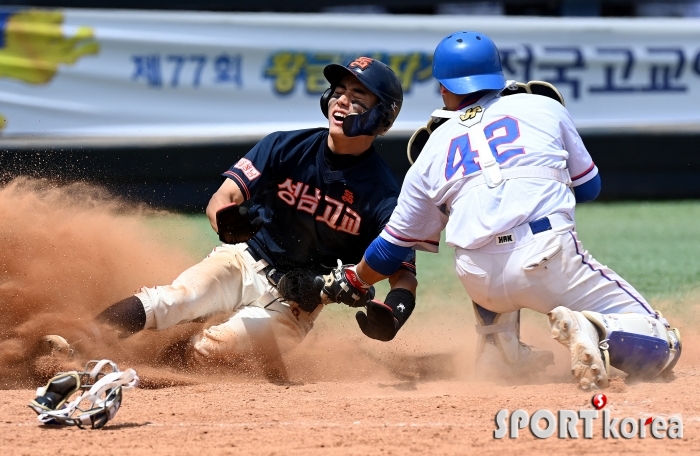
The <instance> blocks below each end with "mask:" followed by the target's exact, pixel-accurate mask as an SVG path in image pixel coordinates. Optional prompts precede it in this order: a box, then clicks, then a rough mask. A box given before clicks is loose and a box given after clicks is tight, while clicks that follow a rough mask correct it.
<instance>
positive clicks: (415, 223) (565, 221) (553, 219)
mask: <svg viewBox="0 0 700 456" xmlns="http://www.w3.org/2000/svg"><path fill="white" fill-rule="evenodd" d="M459 114H461V117H454V118H452V119H450V120H449V121H447V122H445V124H443V125H442V126H440V127H439V128H438V129H437V130H436V131H434V132H433V133H432V134H431V136H430V139H429V140H428V142H427V143H426V145H425V147H424V148H423V151H422V152H421V154H420V156H419V157H418V159H417V160H416V162H415V164H414V165H413V166H412V167H411V168H410V170H409V171H408V173H407V175H406V178H405V180H404V183H403V187H402V189H401V195H400V197H399V200H398V206H397V207H396V209H395V210H394V213H393V215H392V217H391V219H390V221H389V223H388V224H387V226H386V227H385V229H384V231H383V232H382V234H381V236H382V237H383V238H384V239H385V240H387V241H389V242H392V243H394V244H396V245H400V246H406V247H415V248H416V249H421V250H426V251H430V252H437V250H438V243H439V240H440V233H441V231H442V230H443V229H446V242H447V244H449V245H451V246H453V247H454V248H455V262H456V265H455V268H456V271H457V274H458V276H459V278H460V280H461V281H462V283H463V285H464V287H465V289H466V290H467V292H468V293H469V295H470V297H471V298H472V299H473V300H474V301H475V302H478V303H479V305H481V306H482V307H484V308H486V309H488V310H490V311H492V312H496V313H506V312H512V311H515V310H518V309H520V308H530V309H533V310H536V311H538V312H542V313H547V312H549V311H551V310H552V309H553V308H555V307H557V306H560V305H564V306H567V307H569V308H570V309H572V310H589V311H595V312H600V313H623V312H634V313H639V314H644V315H653V316H655V313H654V311H653V310H652V309H651V307H650V306H649V304H648V303H647V302H646V301H645V300H644V298H642V297H641V295H640V294H639V293H638V292H637V291H636V290H635V289H634V288H633V287H632V286H630V285H629V284H628V283H627V282H626V281H624V280H623V279H622V278H621V277H619V276H618V275H617V274H615V273H614V272H613V271H612V270H610V269H609V268H607V267H606V266H603V265H602V264H600V263H598V262H597V261H595V259H593V257H591V255H590V254H589V253H588V252H587V251H586V250H585V249H584V248H583V246H582V245H581V242H580V241H579V240H578V238H577V235H576V231H575V223H574V207H575V204H576V199H575V197H574V194H573V192H572V190H571V189H570V188H569V184H571V185H572V186H574V187H575V186H578V185H581V184H584V183H586V182H588V181H589V180H591V179H593V178H594V177H595V176H596V174H597V173H598V169H597V168H596V166H595V165H594V163H593V160H592V159H591V156H590V155H589V153H588V151H587V150H586V148H585V146H584V145H583V142H582V140H581V137H580V136H579V134H578V133H577V131H576V128H575V126H574V124H573V121H572V119H571V117H570V115H569V112H568V111H567V110H566V108H564V107H563V106H562V105H560V104H559V103H557V102H556V101H554V100H552V99H550V98H547V97H544V96H538V95H529V94H516V95H509V96H505V97H500V96H498V95H497V94H496V93H495V92H492V93H490V94H488V95H486V96H485V97H483V98H482V99H481V100H479V101H478V102H476V103H474V104H472V105H470V106H468V107H466V108H465V109H463V110H462V111H461V112H460V113H459ZM479 148H481V150H479ZM486 154H492V156H493V157H494V158H495V161H496V162H497V163H498V165H499V168H500V175H501V177H502V179H503V182H501V183H500V185H494V186H491V185H489V184H488V183H487V178H486V176H484V174H485V173H482V169H481V166H480V162H482V161H483V160H485V159H486V158H488V157H487V156H486ZM480 155H481V158H480ZM497 172H498V171H497ZM569 178H570V180H569ZM545 217H546V219H545ZM531 222H534V223H533V224H531Z"/></svg>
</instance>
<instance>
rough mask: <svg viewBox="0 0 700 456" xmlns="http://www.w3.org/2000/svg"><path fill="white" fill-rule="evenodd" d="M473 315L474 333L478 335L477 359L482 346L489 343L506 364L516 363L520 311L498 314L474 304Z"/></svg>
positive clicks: (518, 346)
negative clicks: (495, 347)
mask: <svg viewBox="0 0 700 456" xmlns="http://www.w3.org/2000/svg"><path fill="white" fill-rule="evenodd" d="M474 313H475V314H476V321H477V323H476V332H477V334H479V338H478V342H477V348H476V356H477V359H478V358H479V356H481V354H482V352H483V351H484V345H485V344H487V343H490V344H494V345H496V346H497V347H498V348H499V350H500V352H501V353H502V354H503V357H504V359H505V360H506V361H507V362H508V363H511V364H515V363H517V362H518V358H519V355H520V311H519V310H516V311H515V312H507V313H501V314H498V313H495V312H491V311H490V310H487V309H485V308H483V307H481V306H480V305H479V304H476V303H474Z"/></svg>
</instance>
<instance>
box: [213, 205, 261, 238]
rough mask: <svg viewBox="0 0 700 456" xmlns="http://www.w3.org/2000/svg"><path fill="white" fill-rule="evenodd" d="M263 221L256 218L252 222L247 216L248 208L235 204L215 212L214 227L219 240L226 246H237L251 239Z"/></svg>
mask: <svg viewBox="0 0 700 456" xmlns="http://www.w3.org/2000/svg"><path fill="white" fill-rule="evenodd" d="M262 225H263V220H262V218H260V217H256V218H255V219H254V220H253V221H251V220H250V217H249V215H248V208H247V207H245V206H239V205H237V204H236V203H232V204H229V205H228V206H224V207H222V208H221V209H219V210H218V211H216V226H217V228H218V233H219V240H220V241H221V242H224V243H226V244H237V243H239V242H245V241H247V240H248V239H250V238H252V237H253V236H254V235H255V233H257V232H258V230H260V227H261V226H262Z"/></svg>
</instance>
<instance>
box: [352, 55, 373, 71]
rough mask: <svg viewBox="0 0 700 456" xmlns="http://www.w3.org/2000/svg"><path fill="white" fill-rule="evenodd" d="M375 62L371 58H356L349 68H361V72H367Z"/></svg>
mask: <svg viewBox="0 0 700 456" xmlns="http://www.w3.org/2000/svg"><path fill="white" fill-rule="evenodd" d="M372 62H374V60H372V59H370V58H369V57H358V58H356V59H355V60H354V61H353V62H352V63H350V65H348V68H355V67H357V68H359V69H361V70H366V69H367V67H369V66H370V65H371V64H372Z"/></svg>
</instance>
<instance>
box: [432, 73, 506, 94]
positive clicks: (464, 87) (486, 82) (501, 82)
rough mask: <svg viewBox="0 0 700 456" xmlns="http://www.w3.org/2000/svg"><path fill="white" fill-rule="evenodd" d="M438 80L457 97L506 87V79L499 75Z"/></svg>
mask: <svg viewBox="0 0 700 456" xmlns="http://www.w3.org/2000/svg"><path fill="white" fill-rule="evenodd" d="M438 80H439V81H440V84H442V85H443V86H444V87H445V88H446V89H447V90H449V91H450V92H452V93H454V94H457V95H466V94H469V93H473V92H478V91H480V90H501V89H505V87H506V78H505V77H503V74H501V73H497V74H479V75H474V76H466V77H459V78H453V79H438Z"/></svg>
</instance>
